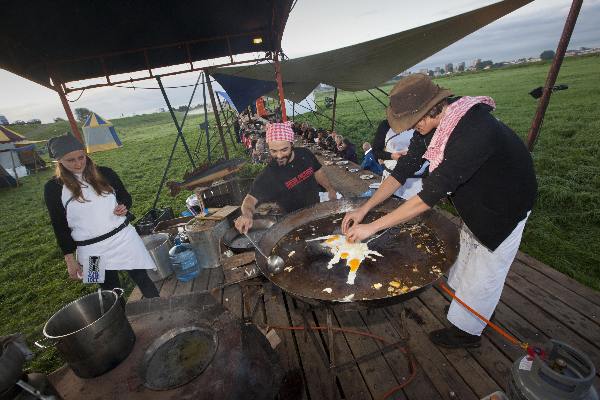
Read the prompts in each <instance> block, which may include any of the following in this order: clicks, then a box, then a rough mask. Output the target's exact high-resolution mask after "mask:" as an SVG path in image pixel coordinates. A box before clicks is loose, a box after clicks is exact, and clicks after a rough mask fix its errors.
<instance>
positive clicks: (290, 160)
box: [235, 123, 336, 233]
mask: <svg viewBox="0 0 600 400" xmlns="http://www.w3.org/2000/svg"><path fill="white" fill-rule="evenodd" d="M266 138H267V145H268V147H269V153H270V155H271V162H270V163H269V164H268V165H267V167H266V168H265V169H264V170H263V171H262V172H261V173H260V174H259V175H258V176H257V177H256V179H255V180H254V183H253V185H252V188H251V189H250V192H249V193H248V194H247V195H246V197H245V198H244V201H243V203H242V209H241V212H242V215H241V216H240V217H239V218H238V219H236V220H235V227H236V228H237V230H238V231H240V232H242V233H246V232H248V230H249V229H250V228H251V227H252V222H253V215H254V211H255V209H256V205H257V204H258V203H264V202H275V203H277V204H278V205H279V206H280V207H281V208H282V209H283V210H284V211H285V212H286V213H289V212H292V211H296V210H299V209H301V208H304V207H308V206H311V205H313V204H316V203H318V202H319V186H322V187H323V188H325V190H326V191H327V193H328V195H329V199H330V200H332V199H335V198H336V191H335V189H334V188H333V186H332V185H331V183H330V182H329V179H327V176H326V175H325V172H324V171H323V170H322V169H321V164H320V163H319V161H318V160H317V158H316V157H315V156H314V155H313V154H312V153H311V152H310V151H309V150H307V149H305V148H294V144H293V142H294V131H293V130H292V128H291V126H290V125H289V124H287V123H274V124H269V125H267V135H266Z"/></svg>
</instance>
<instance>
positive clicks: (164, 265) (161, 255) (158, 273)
mask: <svg viewBox="0 0 600 400" xmlns="http://www.w3.org/2000/svg"><path fill="white" fill-rule="evenodd" d="M142 241H143V242H144V245H145V246H146V250H148V253H150V257H152V260H154V264H156V270H153V269H149V270H147V271H148V276H149V277H150V279H152V281H153V282H156V281H160V280H162V279H165V278H166V277H168V276H170V275H171V274H172V273H173V266H172V265H171V259H170V258H169V249H170V248H171V240H170V236H169V234H168V233H155V234H153V235H147V236H142Z"/></svg>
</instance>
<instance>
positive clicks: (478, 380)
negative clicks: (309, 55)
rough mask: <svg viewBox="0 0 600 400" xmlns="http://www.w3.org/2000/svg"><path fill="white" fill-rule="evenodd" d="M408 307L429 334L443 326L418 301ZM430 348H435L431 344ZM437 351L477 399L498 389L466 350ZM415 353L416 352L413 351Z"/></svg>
mask: <svg viewBox="0 0 600 400" xmlns="http://www.w3.org/2000/svg"><path fill="white" fill-rule="evenodd" d="M415 300H418V301H414V302H413V304H412V305H411V306H410V308H411V310H412V312H413V313H416V315H418V316H419V319H420V321H421V322H422V325H420V326H419V327H420V328H421V329H422V330H423V331H424V332H426V333H427V334H429V332H431V331H434V330H436V329H440V328H443V327H444V326H443V325H442V324H441V323H440V321H438V319H437V318H436V317H435V316H434V315H433V314H432V313H431V312H430V311H429V310H428V309H427V307H425V306H424V305H423V302H422V301H421V300H420V299H418V298H417V299H415ZM430 346H432V347H435V346H434V345H433V344H432V343H431V344H430ZM438 350H439V351H440V352H441V353H442V354H443V355H444V356H445V357H446V359H447V360H448V361H449V362H450V364H451V365H452V367H453V368H454V369H456V371H457V372H458V373H459V374H460V375H461V377H462V378H463V380H464V381H465V382H466V383H467V385H469V387H470V388H471V389H472V390H473V391H474V392H475V394H476V395H477V396H478V398H481V397H484V396H487V395H488V394H490V393H492V392H494V391H497V390H499V389H500V387H499V386H498V384H497V383H496V382H495V381H494V380H493V379H492V378H491V377H490V376H489V375H488V373H487V371H486V370H485V369H484V368H483V367H482V366H481V365H479V363H478V362H477V360H475V359H474V358H473V357H472V356H471V355H470V353H469V352H468V351H467V350H466V349H445V348H442V347H439V348H438ZM414 351H417V350H414Z"/></svg>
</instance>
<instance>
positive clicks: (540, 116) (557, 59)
mask: <svg viewBox="0 0 600 400" xmlns="http://www.w3.org/2000/svg"><path fill="white" fill-rule="evenodd" d="M582 3H583V0H573V3H572V4H571V9H570V10H569V15H568V16H567V20H566V21H565V26H564V28H563V32H562V35H561V36H560V41H559V42H558V47H557V49H556V54H555V55H554V59H553V60H552V65H551V66H550V70H549V71H548V77H547V78H546V84H545V85H544V91H543V94H542V98H541V99H540V101H539V103H538V107H537V111H536V113H535V116H534V117H533V121H532V122H531V128H530V129H529V134H528V135H527V148H528V149H529V151H530V152H531V151H533V147H534V146H535V142H536V140H537V138H538V135H539V133H540V128H541V126H542V122H543V121H544V114H545V113H546V109H547V108H548V104H549V103H550V95H552V88H553V87H554V84H555V83H556V77H557V76H558V72H559V71H560V66H561V65H562V62H563V59H564V57H565V52H566V51H567V46H568V45H569V41H570V40H571V34H572V33H573V29H574V28H575V23H576V22H577V16H578V15H579V10H581V5H582Z"/></svg>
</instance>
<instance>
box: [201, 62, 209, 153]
mask: <svg viewBox="0 0 600 400" xmlns="http://www.w3.org/2000/svg"><path fill="white" fill-rule="evenodd" d="M206 79H209V78H208V75H206V72H203V75H202V99H203V101H204V104H203V105H204V133H205V134H206V152H207V159H208V163H209V164H210V129H209V128H208V109H207V106H206V82H205V81H206ZM198 142H200V140H199V139H198Z"/></svg>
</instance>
